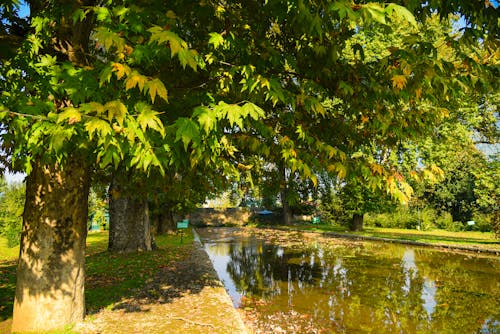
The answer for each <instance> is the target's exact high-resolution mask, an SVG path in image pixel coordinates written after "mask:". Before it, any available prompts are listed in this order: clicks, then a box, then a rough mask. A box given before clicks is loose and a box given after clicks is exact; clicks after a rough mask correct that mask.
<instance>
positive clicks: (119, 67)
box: [112, 63, 130, 80]
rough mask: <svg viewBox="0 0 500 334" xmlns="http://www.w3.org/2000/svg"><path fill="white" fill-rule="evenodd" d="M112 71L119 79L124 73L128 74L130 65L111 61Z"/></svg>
mask: <svg viewBox="0 0 500 334" xmlns="http://www.w3.org/2000/svg"><path fill="white" fill-rule="evenodd" d="M112 66H113V72H115V73H116V78H117V79H118V80H120V79H121V78H123V77H124V76H126V75H129V74H130V67H128V66H127V65H124V64H121V63H113V65H112Z"/></svg>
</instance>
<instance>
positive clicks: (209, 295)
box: [74, 242, 247, 334]
mask: <svg viewBox="0 0 500 334" xmlns="http://www.w3.org/2000/svg"><path fill="white" fill-rule="evenodd" d="M74 331H76V332H77V333H85V334H97V333H99V334H101V333H102V334H105V333H113V334H115V333H151V334H154V333H247V330H246V328H245V325H244V324H243V322H242V320H241V317H240V316H239V314H238V312H237V311H236V309H235V308H234V307H233V304H232V301H231V299H230V297H229V296H228V294H227V293H226V291H225V290H224V287H223V286H222V284H221V283H220V281H219V280H218V278H217V274H216V273H215V271H214V270H213V267H212V264H211V262H210V260H209V258H208V256H207V254H206V253H205V251H204V250H203V249H202V246H201V245H200V244H199V243H198V242H195V243H194V244H193V249H192V252H191V256H190V257H188V259H187V260H185V261H181V262H176V263H174V264H172V266H169V267H166V268H163V269H162V270H161V271H160V272H159V273H158V274H157V275H156V277H155V279H154V280H152V281H151V282H149V283H148V284H146V286H145V287H144V288H143V289H141V291H140V292H139V293H138V294H137V295H136V296H134V297H133V298H129V299H126V300H123V301H121V302H120V303H119V304H118V305H115V306H114V307H113V308H112V309H104V310H101V311H99V312H98V313H96V314H93V315H90V316H87V318H86V320H85V321H84V322H83V323H80V324H78V325H77V326H76V327H75V328H74Z"/></svg>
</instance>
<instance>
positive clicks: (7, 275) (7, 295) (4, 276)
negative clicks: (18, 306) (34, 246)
mask: <svg viewBox="0 0 500 334" xmlns="http://www.w3.org/2000/svg"><path fill="white" fill-rule="evenodd" d="M16 267H17V261H6V262H0V322H2V321H4V320H6V319H9V318H11V317H12V307H13V306H14V295H15V293H16Z"/></svg>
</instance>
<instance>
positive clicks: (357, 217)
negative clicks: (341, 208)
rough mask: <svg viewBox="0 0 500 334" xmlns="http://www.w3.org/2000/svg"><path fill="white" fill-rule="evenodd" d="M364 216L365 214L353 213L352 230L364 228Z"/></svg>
mask: <svg viewBox="0 0 500 334" xmlns="http://www.w3.org/2000/svg"><path fill="white" fill-rule="evenodd" d="M363 217H364V214H360V213H355V214H353V215H352V220H351V226H350V229H351V231H362V230H363Z"/></svg>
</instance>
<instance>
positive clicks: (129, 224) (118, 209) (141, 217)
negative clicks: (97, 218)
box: [108, 181, 153, 253]
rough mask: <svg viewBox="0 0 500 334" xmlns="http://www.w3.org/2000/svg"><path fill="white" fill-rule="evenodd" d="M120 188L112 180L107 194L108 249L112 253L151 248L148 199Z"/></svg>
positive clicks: (148, 249)
mask: <svg viewBox="0 0 500 334" xmlns="http://www.w3.org/2000/svg"><path fill="white" fill-rule="evenodd" d="M120 190H121V189H120V187H119V185H117V184H116V181H114V182H113V184H112V185H111V187H110V196H109V244H108V250H109V251H110V252H114V253H131V252H139V251H150V250H152V248H153V246H152V237H151V226H150V222H149V207H148V201H147V200H146V199H139V198H135V197H133V196H132V195H130V194H127V193H125V192H121V191H120Z"/></svg>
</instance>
